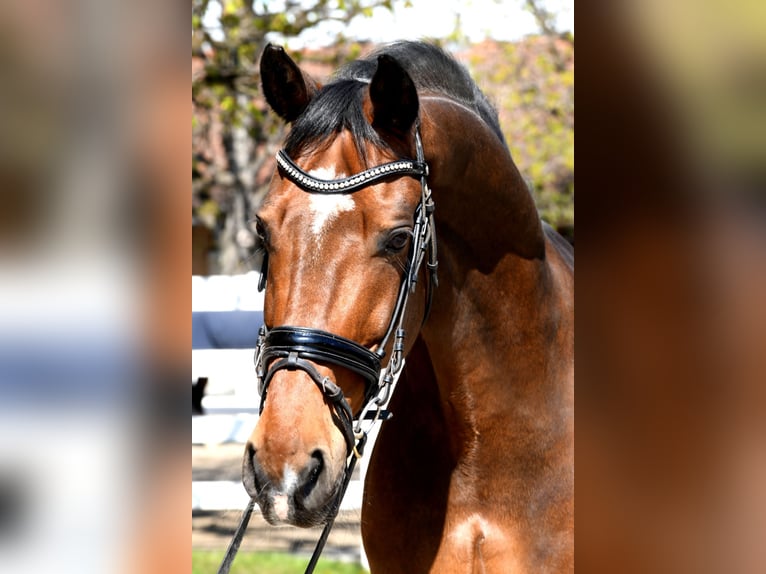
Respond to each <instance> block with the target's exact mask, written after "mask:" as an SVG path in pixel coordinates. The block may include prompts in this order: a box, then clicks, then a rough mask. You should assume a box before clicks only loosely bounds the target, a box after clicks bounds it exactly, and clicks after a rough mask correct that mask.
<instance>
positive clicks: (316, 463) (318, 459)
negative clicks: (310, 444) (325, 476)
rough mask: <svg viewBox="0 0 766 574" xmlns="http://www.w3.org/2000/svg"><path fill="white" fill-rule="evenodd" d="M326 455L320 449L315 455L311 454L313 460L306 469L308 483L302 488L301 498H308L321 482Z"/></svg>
mask: <svg viewBox="0 0 766 574" xmlns="http://www.w3.org/2000/svg"><path fill="white" fill-rule="evenodd" d="M324 466H325V465H324V455H323V454H322V451H320V450H319V449H317V450H315V451H314V452H313V453H311V460H310V461H309V464H308V466H307V467H306V481H305V482H304V483H303V486H302V487H301V496H302V497H304V498H305V497H307V496H308V495H309V494H311V491H312V490H313V489H314V487H315V486H316V484H317V482H318V481H319V477H320V476H321V475H322V472H323V471H324Z"/></svg>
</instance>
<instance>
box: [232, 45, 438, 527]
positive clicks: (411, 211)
mask: <svg viewBox="0 0 766 574" xmlns="http://www.w3.org/2000/svg"><path fill="white" fill-rule="evenodd" d="M362 72H363V71H360V73H359V77H357V78H352V79H342V80H338V81H335V82H333V83H331V84H329V85H327V86H321V85H320V84H319V83H318V82H316V81H315V80H313V79H312V78H310V77H309V76H308V75H307V74H305V73H304V72H302V71H301V70H300V68H299V67H298V66H297V65H296V63H295V62H294V61H293V60H291V59H290V57H289V56H288V55H287V54H286V53H285V52H284V50H282V49H281V48H278V47H274V46H268V47H267V48H266V50H265V52H264V54H263V56H262V59H261V77H262V84H263V91H264V94H265V97H266V100H267V102H268V103H269V105H270V106H271V107H272V109H273V110H274V111H275V112H276V113H277V114H278V115H279V116H280V117H281V118H282V119H284V120H285V121H286V122H288V123H290V124H291V132H290V135H289V136H288V139H287V141H286V144H285V147H284V149H283V150H282V151H281V152H280V153H279V155H278V169H277V171H276V172H275V175H274V177H273V180H272V182H271V186H270V188H269V191H268V193H267V195H266V197H265V199H264V201H263V203H262V206H261V207H260V209H259V212H258V214H257V228H258V233H259V235H260V238H261V241H262V243H263V247H264V249H265V250H266V257H267V261H268V266H267V271H265V272H266V273H267V276H266V278H267V280H266V293H265V303H264V324H265V328H264V329H263V330H262V334H263V336H262V338H261V342H260V343H259V359H258V361H259V363H260V364H259V368H260V376H261V386H262V412H261V415H260V418H259V420H258V423H257V425H256V427H255V429H254V430H253V432H252V434H251V436H250V439H249V442H248V443H247V446H246V451H245V457H244V462H243V482H244V485H245V488H246V490H247V491H248V493H249V494H250V496H251V497H253V498H255V499H256V500H257V501H258V503H259V506H260V507H261V510H262V512H263V515H264V516H265V518H266V519H267V520H268V521H269V522H270V523H272V524H275V523H280V522H286V523H290V524H294V525H298V526H313V525H317V524H321V523H323V522H326V521H327V520H328V519H330V518H331V515H332V514H333V512H334V508H335V506H334V505H335V502H336V499H337V497H338V493H339V491H340V489H341V484H342V482H343V478H344V471H345V469H346V461H347V458H348V457H349V456H350V455H352V452H353V448H354V445H353V441H354V436H353V429H352V424H353V422H352V418H353V416H357V415H359V413H360V412H361V411H362V409H363V407H364V406H365V403H366V402H369V401H370V400H371V399H372V398H374V396H375V395H376V393H377V390H378V376H379V374H380V371H381V369H383V370H384V371H385V369H386V365H387V362H388V361H389V359H390V358H391V356H392V355H397V353H401V354H406V352H407V351H408V349H409V347H410V346H411V344H412V343H413V341H414V334H415V333H417V331H418V329H419V328H420V326H421V323H422V320H423V316H424V313H425V308H426V301H427V291H428V287H429V286H430V283H431V281H429V280H427V279H426V280H421V281H418V280H417V279H418V276H419V275H420V273H419V270H418V269H419V267H420V266H419V261H418V253H413V252H414V251H416V250H417V251H421V249H420V245H421V244H422V239H423V237H425V234H424V231H426V230H425V229H424V228H423V225H424V224H423V221H427V220H428V215H427V214H426V213H425V210H426V203H427V202H426V199H425V190H426V186H425V176H426V172H427V167H426V165H425V162H424V159H423V157H422V148H420V149H419V135H418V133H417V126H418V113H419V103H418V95H417V92H416V90H415V86H414V84H413V82H412V80H411V78H410V77H409V76H408V74H407V73H406V72H405V71H404V69H403V68H402V67H401V66H399V65H398V64H397V62H396V60H395V59H393V58H391V57H389V56H381V57H380V58H379V59H378V61H377V67H376V68H375V69H374V70H367V71H366V73H362ZM418 156H420V160H418V159H414V158H418ZM422 251H424V252H425V251H426V249H425V248H424V249H423V250H422ZM414 261H415V263H413V262H414ZM423 269H425V266H424V267H423ZM423 273H425V271H423ZM400 329H401V330H403V331H402V336H401V337H400V336H399V335H400V332H399V331H400ZM394 332H395V333H394ZM404 332H407V333H411V334H412V336H409V337H407V338H404V337H403V333H404ZM392 333H393V334H392ZM397 345H398V346H399V347H398V348H397ZM352 415H353V416H352Z"/></svg>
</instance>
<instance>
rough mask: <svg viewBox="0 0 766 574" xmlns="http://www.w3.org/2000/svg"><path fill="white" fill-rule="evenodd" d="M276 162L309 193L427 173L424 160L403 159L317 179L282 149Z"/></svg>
mask: <svg viewBox="0 0 766 574" xmlns="http://www.w3.org/2000/svg"><path fill="white" fill-rule="evenodd" d="M277 163H278V164H279V167H280V168H281V169H282V172H283V173H284V174H285V175H286V176H287V177H288V178H289V179H290V180H292V182H293V183H295V184H296V185H297V186H298V187H300V188H301V189H304V190H305V191H308V192H311V193H328V194H329V193H350V192H352V191H358V190H359V189H362V188H363V187H367V186H368V185H372V184H373V183H375V182H377V181H380V180H381V179H386V178H389V177H399V176H402V175H408V176H411V177H416V178H421V177H425V176H426V175H428V166H427V165H426V163H425V162H424V161H414V160H411V159H403V160H398V161H392V162H389V163H384V164H382V165H379V166H377V167H373V168H370V169H366V170H364V171H362V172H359V173H357V174H355V175H352V176H351V177H345V178H341V179H319V178H317V177H314V176H313V175H311V174H309V173H307V172H305V171H303V170H302V169H301V168H300V167H298V165H297V164H296V163H295V162H294V161H293V160H292V159H290V157H288V155H287V154H286V153H285V152H284V150H279V151H278V152H277Z"/></svg>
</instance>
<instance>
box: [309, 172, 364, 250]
mask: <svg viewBox="0 0 766 574" xmlns="http://www.w3.org/2000/svg"><path fill="white" fill-rule="evenodd" d="M309 173H310V174H311V175H313V176H314V177H316V178H319V179H324V180H329V179H341V178H343V177H346V176H345V175H344V174H336V173H335V171H334V170H333V169H332V168H318V169H313V170H311V171H310V172H309ZM309 209H311V215H312V220H311V231H312V232H313V233H314V235H315V236H316V240H317V242H318V241H321V239H322V235H323V233H324V230H325V226H326V225H327V224H328V223H330V222H331V221H332V220H333V219H335V218H336V217H337V216H338V215H339V214H341V213H343V212H345V211H351V210H352V209H354V200H353V198H352V197H351V195H350V194H342V193H333V194H324V193H311V194H309Z"/></svg>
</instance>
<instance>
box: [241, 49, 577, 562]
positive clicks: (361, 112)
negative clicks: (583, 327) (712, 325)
mask: <svg viewBox="0 0 766 574" xmlns="http://www.w3.org/2000/svg"><path fill="white" fill-rule="evenodd" d="M261 76H262V85H263V91H264V95H265V97H266V100H267V102H268V103H269V105H270V106H271V108H272V109H273V110H274V111H275V112H276V113H277V114H278V115H279V116H281V118H283V119H284V120H285V121H286V122H288V123H289V124H290V125H291V129H290V132H289V134H288V136H287V138H286V141H285V143H284V148H283V149H282V150H281V151H280V152H279V153H278V156H277V160H278V166H277V169H276V171H275V175H274V177H273V179H272V182H271V186H270V188H269V191H268V193H267V195H266V197H265V199H264V201H263V203H262V205H261V207H260V208H259V210H258V214H257V218H256V221H257V228H258V234H259V236H260V237H261V240H262V242H263V245H264V249H265V253H266V255H265V257H264V269H263V271H262V272H263V279H264V281H265V286H266V292H265V306H264V327H263V328H262V330H261V338H260V339H259V343H258V349H257V350H256V367H257V371H258V378H259V383H260V386H261V393H262V404H261V409H262V411H261V416H260V418H259V421H258V423H257V425H256V427H255V429H254V430H253V432H252V434H251V436H250V438H249V441H248V443H247V445H246V448H245V455H244V461H243V483H244V485H245V488H246V490H247V492H248V493H249V494H250V496H251V497H252V498H253V499H254V500H255V501H257V503H258V505H259V506H260V508H261V511H262V514H263V516H264V517H265V518H266V520H267V521H269V522H270V523H272V524H277V523H289V524H293V525H297V526H302V527H309V526H315V525H320V524H324V523H326V522H327V521H329V520H332V519H333V518H334V516H333V514H334V512H335V511H337V507H336V498H337V497H338V493H339V492H340V491H342V484H343V482H344V476H345V474H346V470H347V466H346V464H347V460H348V459H349V458H351V459H353V458H354V457H355V456H357V454H358V453H357V452H355V449H356V448H357V445H358V443H357V442H356V439H358V438H359V437H360V436H361V435H362V434H364V431H363V430H361V429H362V422H364V421H365V420H366V415H368V413H374V414H375V416H378V415H380V404H381V403H382V402H383V401H384V400H385V398H387V396H388V394H389V393H390V392H391V386H392V384H393V383H394V382H395V381H396V380H397V379H398V382H396V389H395V392H394V393H393V396H392V397H391V399H390V402H389V404H388V408H389V410H390V412H391V413H392V415H393V416H392V418H391V419H390V420H387V421H385V422H383V423H382V426H381V428H380V433H379V437H378V439H377V442H376V444H375V447H374V450H373V452H372V455H371V460H370V464H369V469H368V473H367V477H366V483H365V489H364V499H363V505H362V516H361V520H362V537H363V543H364V548H365V552H366V554H367V557H368V559H369V563H370V568H371V570H372V572H373V573H378V572H383V573H391V572H407V573H411V572H438V573H458V572H529V573H531V572H535V573H539V572H569V571H572V570H573V568H574V418H573V417H574V411H573V404H574V390H573V387H574V362H573V361H574V359H573V357H574V296H573V273H574V271H573V268H574V258H573V252H572V249H571V247H570V246H569V244H568V243H566V242H565V241H564V240H563V239H562V238H561V236H559V235H558V234H557V233H556V232H555V231H554V230H553V229H552V228H551V227H550V226H548V225H547V224H544V223H542V222H541V220H540V217H539V215H538V212H537V210H536V208H535V205H534V202H533V199H532V196H531V194H530V193H529V190H528V188H527V186H526V184H525V182H524V179H523V178H522V176H521V175H520V173H519V171H518V169H517V168H516V166H515V164H514V162H513V160H512V158H511V155H510V152H509V150H508V146H507V144H506V142H505V140H504V137H503V134H502V133H501V130H500V126H499V123H498V119H497V113H496V112H495V111H494V109H493V108H492V106H491V105H490V104H489V102H488V100H487V98H486V97H485V96H484V95H483V94H482V92H481V91H480V90H479V88H478V87H477V86H476V84H475V83H474V82H473V80H472V79H471V78H470V76H469V75H468V73H467V72H466V71H465V70H464V68H463V67H462V66H461V65H460V64H458V63H457V62H456V61H455V60H454V59H453V58H452V57H451V56H449V55H447V54H446V53H445V52H443V51H442V50H440V49H439V48H437V47H434V46H432V45H429V44H427V43H420V42H401V43H396V44H393V45H390V46H387V47H385V48H383V49H382V50H380V51H378V52H377V53H375V54H373V55H371V56H369V57H366V58H364V59H361V60H358V61H356V62H352V63H351V64H348V65H347V66H346V67H345V68H343V69H341V70H340V71H339V72H338V73H337V74H336V76H335V77H334V78H333V79H332V80H331V81H330V82H329V83H327V84H326V85H322V84H320V82H318V81H317V80H315V79H313V78H311V77H310V76H309V75H308V74H306V73H304V72H303V71H302V70H301V69H300V67H299V66H298V65H297V64H296V63H295V62H294V61H293V60H292V59H291V58H290V57H289V56H288V55H287V54H286V52H285V51H284V50H283V49H282V48H280V47H277V46H273V45H269V46H268V47H267V48H266V49H265V51H264V53H263V55H262V58H261ZM437 239H438V240H437ZM437 245H438V257H437ZM371 406H372V407H371Z"/></svg>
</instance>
